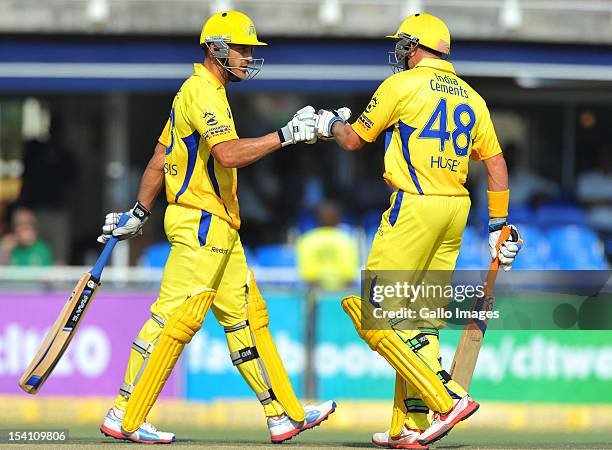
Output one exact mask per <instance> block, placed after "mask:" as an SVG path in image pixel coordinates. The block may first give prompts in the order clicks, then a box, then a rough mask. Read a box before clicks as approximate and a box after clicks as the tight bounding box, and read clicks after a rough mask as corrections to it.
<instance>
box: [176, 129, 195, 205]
mask: <svg viewBox="0 0 612 450" xmlns="http://www.w3.org/2000/svg"><path fill="white" fill-rule="evenodd" d="M182 139H183V142H184V143H185V145H186V146H187V171H186V172H185V180H184V181H183V185H182V186H181V189H180V190H179V191H178V193H177V194H176V197H174V202H175V203H178V200H179V197H180V196H181V195H183V193H184V192H185V191H186V190H187V186H189V182H190V181H191V176H192V175H193V169H194V168H195V164H196V159H197V157H198V147H199V146H200V133H198V132H197V131H194V132H193V133H192V134H190V135H189V136H187V137H186V138H182Z"/></svg>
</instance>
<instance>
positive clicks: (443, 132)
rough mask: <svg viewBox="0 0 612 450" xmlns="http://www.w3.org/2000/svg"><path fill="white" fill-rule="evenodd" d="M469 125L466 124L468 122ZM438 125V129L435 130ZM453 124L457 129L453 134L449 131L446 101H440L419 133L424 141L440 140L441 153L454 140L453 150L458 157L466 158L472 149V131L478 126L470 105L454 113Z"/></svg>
mask: <svg viewBox="0 0 612 450" xmlns="http://www.w3.org/2000/svg"><path fill="white" fill-rule="evenodd" d="M466 120H467V123H464V122H466ZM436 122H437V123H438V128H437V129H436V128H434V126H435V125H436ZM453 122H454V124H455V128H454V129H453V131H452V132H449V131H448V121H447V106H446V99H444V98H442V99H440V102H439V103H438V106H436V109H435V110H434V112H433V114H432V115H431V117H430V118H429V120H428V121H427V123H426V124H425V126H424V127H423V130H422V131H421V132H420V133H419V136H418V137H419V138H422V139H438V140H439V141H440V151H441V152H442V151H444V146H445V144H446V141H448V140H449V139H452V142H453V148H454V149H455V154H456V155H457V156H465V155H467V153H468V150H469V148H470V142H471V140H472V130H473V129H474V125H475V124H476V114H474V110H473V109H472V108H471V107H470V105H468V104H466V103H461V104H459V105H457V107H456V108H455V110H454V111H453Z"/></svg>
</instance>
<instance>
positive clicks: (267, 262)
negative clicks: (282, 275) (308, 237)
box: [254, 245, 296, 267]
mask: <svg viewBox="0 0 612 450" xmlns="http://www.w3.org/2000/svg"><path fill="white" fill-rule="evenodd" d="M254 254H255V258H256V260H257V263H258V264H259V265H260V266H264V267H295V266H296V256H295V249H294V248H293V247H292V246H290V245H262V246H260V247H257V248H256V249H255V252H254Z"/></svg>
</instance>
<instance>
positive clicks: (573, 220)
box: [530, 204, 586, 227]
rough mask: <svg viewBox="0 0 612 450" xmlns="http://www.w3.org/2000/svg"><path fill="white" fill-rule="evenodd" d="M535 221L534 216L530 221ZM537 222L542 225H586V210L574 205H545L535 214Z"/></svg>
mask: <svg viewBox="0 0 612 450" xmlns="http://www.w3.org/2000/svg"><path fill="white" fill-rule="evenodd" d="M532 221H533V218H532V219H531V220H530V222H532ZM535 222H536V223H538V224H539V225H540V226H545V227H550V226H556V225H586V212H585V211H584V210H583V209H582V208H579V207H577V206H572V205H555V204H551V205H543V206H540V207H539V208H538V209H537V211H536V214H535Z"/></svg>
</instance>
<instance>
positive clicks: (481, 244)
mask: <svg viewBox="0 0 612 450" xmlns="http://www.w3.org/2000/svg"><path fill="white" fill-rule="evenodd" d="M485 238H486V233H485V232H484V230H483V231H482V232H480V233H479V232H478V229H477V228H475V227H472V226H467V227H465V230H463V237H462V239H461V250H460V251H459V259H461V260H462V262H466V261H470V262H471V263H472V262H474V263H475V262H477V263H478V264H479V267H480V268H481V269H482V268H483V267H486V265H487V255H486V253H485V250H486V248H485V244H486V242H485Z"/></svg>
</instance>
